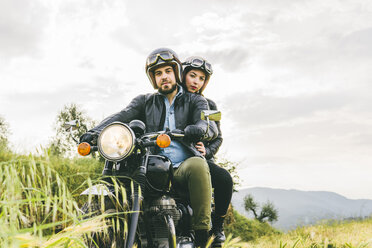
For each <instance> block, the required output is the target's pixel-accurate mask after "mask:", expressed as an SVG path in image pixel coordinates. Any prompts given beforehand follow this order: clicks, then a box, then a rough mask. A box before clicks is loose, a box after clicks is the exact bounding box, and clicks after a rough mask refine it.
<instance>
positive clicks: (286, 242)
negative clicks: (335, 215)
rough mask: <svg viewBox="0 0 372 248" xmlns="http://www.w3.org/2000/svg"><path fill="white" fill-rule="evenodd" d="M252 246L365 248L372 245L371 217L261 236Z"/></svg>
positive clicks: (259, 247)
mask: <svg viewBox="0 0 372 248" xmlns="http://www.w3.org/2000/svg"><path fill="white" fill-rule="evenodd" d="M247 247H252V248H272V247H277V248H284V247H286V248H323V247H324V248H362V247H364V248H367V247H372V219H366V220H360V221H356V220H354V221H346V222H332V223H331V222H330V223H324V224H319V225H315V226H308V227H300V228H297V229H296V230H293V231H290V232H288V233H286V234H277V235H271V236H267V237H262V238H261V239H259V240H257V241H256V242H251V243H249V246H247Z"/></svg>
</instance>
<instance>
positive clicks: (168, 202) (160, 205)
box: [145, 195, 182, 240]
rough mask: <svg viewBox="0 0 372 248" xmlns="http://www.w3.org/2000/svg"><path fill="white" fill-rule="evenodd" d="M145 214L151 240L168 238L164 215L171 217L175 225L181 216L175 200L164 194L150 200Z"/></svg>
mask: <svg viewBox="0 0 372 248" xmlns="http://www.w3.org/2000/svg"><path fill="white" fill-rule="evenodd" d="M145 214H146V216H147V217H148V219H147V221H148V225H149V229H148V230H150V232H151V236H152V238H153V240H158V239H167V238H168V227H167V225H166V222H165V219H164V216H165V215H169V216H171V217H172V219H173V221H174V225H175V226H177V224H178V222H179V220H180V219H181V217H182V211H181V210H180V209H178V207H177V204H176V201H175V200H174V199H173V198H172V197H170V196H166V195H163V196H161V197H159V198H157V199H154V200H153V201H151V203H150V204H149V205H148V207H147V208H146V213H145Z"/></svg>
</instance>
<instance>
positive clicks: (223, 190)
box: [182, 56, 233, 244]
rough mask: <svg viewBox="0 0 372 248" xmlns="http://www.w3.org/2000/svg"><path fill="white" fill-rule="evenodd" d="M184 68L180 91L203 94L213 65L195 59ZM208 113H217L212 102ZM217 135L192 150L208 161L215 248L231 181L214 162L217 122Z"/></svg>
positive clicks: (222, 238) (218, 140) (220, 235)
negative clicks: (212, 195) (212, 203)
mask: <svg viewBox="0 0 372 248" xmlns="http://www.w3.org/2000/svg"><path fill="white" fill-rule="evenodd" d="M182 65H183V73H182V84H183V87H184V88H185V89H186V90H187V91H189V92H191V93H195V94H202V93H203V90H204V89H205V87H206V86H207V84H208V82H209V79H210V76H211V75H212V73H213V70H212V65H211V64H210V63H208V61H206V60H205V59H203V58H201V57H197V56H193V57H190V58H188V59H186V61H185V62H183V63H182ZM206 99H207V101H208V104H209V108H210V109H211V110H217V106H216V104H215V102H213V101H212V100H210V99H208V98H206ZM216 124H217V127H218V131H219V135H218V137H217V138H216V139H214V140H212V141H211V142H207V143H205V144H203V143H202V142H198V143H197V144H196V145H195V147H196V148H197V149H198V151H199V152H200V153H201V154H202V155H203V156H204V157H205V158H206V159H207V162H208V165H209V170H210V173H211V180H212V187H213V188H214V202H215V211H214V213H213V214H212V230H211V233H212V234H213V235H214V236H215V239H214V242H213V243H214V244H217V243H223V242H224V241H225V239H226V237H225V234H224V232H223V221H224V218H225V216H226V213H227V209H228V207H229V204H230V202H231V196H232V191H233V181H232V177H231V175H230V173H229V172H228V171H227V170H226V169H224V168H222V167H220V166H218V165H217V164H216V163H215V162H214V159H213V157H214V155H215V154H216V153H217V151H218V149H219V148H220V146H221V144H222V135H221V130H220V123H219V122H216Z"/></svg>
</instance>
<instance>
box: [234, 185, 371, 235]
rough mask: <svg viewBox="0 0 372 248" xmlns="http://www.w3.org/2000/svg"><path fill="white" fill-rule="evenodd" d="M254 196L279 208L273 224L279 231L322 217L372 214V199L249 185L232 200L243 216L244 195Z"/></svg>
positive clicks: (309, 222)
mask: <svg viewBox="0 0 372 248" xmlns="http://www.w3.org/2000/svg"><path fill="white" fill-rule="evenodd" d="M248 194H251V195H253V197H254V199H255V200H256V201H257V202H259V203H265V202H267V201H271V202H272V203H273V204H274V206H275V207H276V208H277V209H278V212H279V219H278V221H277V222H275V223H274V224H273V226H274V227H276V228H278V229H280V230H289V229H294V228H296V227H297V226H303V225H310V224H315V223H316V222H318V221H320V220H323V219H334V220H343V219H347V218H358V217H365V216H370V215H371V214H372V200H367V199H360V200H352V199H348V198H346V197H344V196H342V195H339V194H336V193H333V192H327V191H300V190H284V189H272V188H263V187H255V188H246V189H241V190H239V191H238V192H235V193H234V195H233V199H232V205H233V206H234V208H235V209H236V210H237V211H238V212H239V213H241V214H242V215H244V216H247V217H252V216H250V215H249V214H248V213H247V212H246V211H245V210H244V197H245V196H246V195H248Z"/></svg>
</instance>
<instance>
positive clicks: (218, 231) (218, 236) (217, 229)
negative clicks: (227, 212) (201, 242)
mask: <svg viewBox="0 0 372 248" xmlns="http://www.w3.org/2000/svg"><path fill="white" fill-rule="evenodd" d="M224 219H225V216H216V215H214V216H213V217H212V230H211V235H213V236H214V240H213V243H212V245H213V246H214V247H220V246H221V245H222V244H223V242H225V240H226V236H225V232H224V231H223V221H224Z"/></svg>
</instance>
